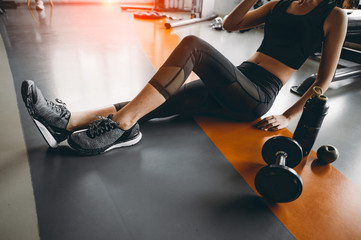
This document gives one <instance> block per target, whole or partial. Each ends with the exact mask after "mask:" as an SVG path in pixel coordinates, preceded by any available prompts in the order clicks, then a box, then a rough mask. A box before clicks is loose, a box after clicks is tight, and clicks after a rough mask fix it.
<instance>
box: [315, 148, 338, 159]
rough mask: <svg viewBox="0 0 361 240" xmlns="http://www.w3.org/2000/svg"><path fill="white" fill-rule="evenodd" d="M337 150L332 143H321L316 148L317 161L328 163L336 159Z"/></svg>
mask: <svg viewBox="0 0 361 240" xmlns="http://www.w3.org/2000/svg"><path fill="white" fill-rule="evenodd" d="M338 156H339V152H338V150H337V148H335V147H334V146H332V145H323V146H321V147H319V148H318V150H317V163H319V164H330V163H333V162H334V161H336V160H337V158H338Z"/></svg>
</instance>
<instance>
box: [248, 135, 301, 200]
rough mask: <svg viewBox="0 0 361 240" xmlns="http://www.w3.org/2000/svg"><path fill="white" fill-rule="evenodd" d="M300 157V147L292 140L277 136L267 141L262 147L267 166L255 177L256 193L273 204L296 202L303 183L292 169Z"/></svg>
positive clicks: (299, 160)
mask: <svg viewBox="0 0 361 240" xmlns="http://www.w3.org/2000/svg"><path fill="white" fill-rule="evenodd" d="M302 155H303V154H302V147H301V146H300V145H299V144H298V143H297V141H296V140H294V139H292V138H289V137H284V136H277V137H273V138H270V139H269V140H267V141H266V142H265V144H264V145H263V147H262V157H263V160H264V161H265V162H266V163H267V164H268V166H265V167H263V168H261V170H260V171H258V173H257V175H256V178H255V186H256V189H257V191H258V192H259V193H260V194H261V195H262V196H263V197H264V198H265V199H267V200H269V201H272V202H275V203H278V202H283V203H284V202H291V201H294V200H296V199H297V198H298V197H299V196H300V195H301V193H302V189H303V183H302V179H301V177H300V176H299V175H298V174H297V172H296V171H295V170H294V169H292V168H294V167H296V166H297V165H298V164H299V163H300V162H301V160H302Z"/></svg>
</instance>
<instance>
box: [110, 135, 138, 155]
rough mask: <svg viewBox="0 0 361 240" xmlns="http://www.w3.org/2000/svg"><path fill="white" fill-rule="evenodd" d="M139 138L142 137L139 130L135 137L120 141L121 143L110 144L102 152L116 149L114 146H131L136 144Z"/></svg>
mask: <svg viewBox="0 0 361 240" xmlns="http://www.w3.org/2000/svg"><path fill="white" fill-rule="evenodd" d="M141 139H142V133H141V132H139V134H138V135H137V136H136V137H135V138H133V139H131V140H129V141H126V142H121V143H117V144H114V145H113V146H111V147H109V148H107V149H106V150H104V152H108V151H110V150H113V149H116V148H121V147H130V146H133V145H135V144H137V143H138V142H139V141H140V140H141Z"/></svg>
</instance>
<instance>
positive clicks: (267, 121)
mask: <svg viewBox="0 0 361 240" xmlns="http://www.w3.org/2000/svg"><path fill="white" fill-rule="evenodd" d="M289 122H290V119H288V118H287V117H285V116H284V115H272V116H269V117H266V118H264V119H262V120H261V121H259V122H257V123H256V124H255V125H254V126H255V127H256V128H258V129H260V130H264V131H277V130H280V129H282V128H285V127H287V125H288V124H289Z"/></svg>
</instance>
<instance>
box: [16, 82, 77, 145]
mask: <svg viewBox="0 0 361 240" xmlns="http://www.w3.org/2000/svg"><path fill="white" fill-rule="evenodd" d="M21 95H22V97H23V101H24V103H25V106H26V108H27V110H28V112H29V114H30V116H31V118H32V119H33V121H34V123H35V124H36V126H37V128H38V129H39V131H40V133H41V134H42V135H43V137H44V139H45V141H46V142H47V143H48V145H49V146H50V147H52V148H55V147H57V145H58V143H60V142H62V141H64V140H65V139H66V138H67V137H68V136H69V135H70V134H71V132H69V131H67V130H66V127H67V125H68V123H69V119H70V112H69V110H68V109H67V108H66V106H65V103H62V102H61V101H59V100H56V101H57V102H58V104H56V103H53V102H52V101H49V100H47V99H45V98H44V96H43V94H42V93H41V91H40V90H39V88H37V87H36V85H35V83H34V82H33V81H31V80H26V81H24V82H23V83H22V85H21Z"/></svg>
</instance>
